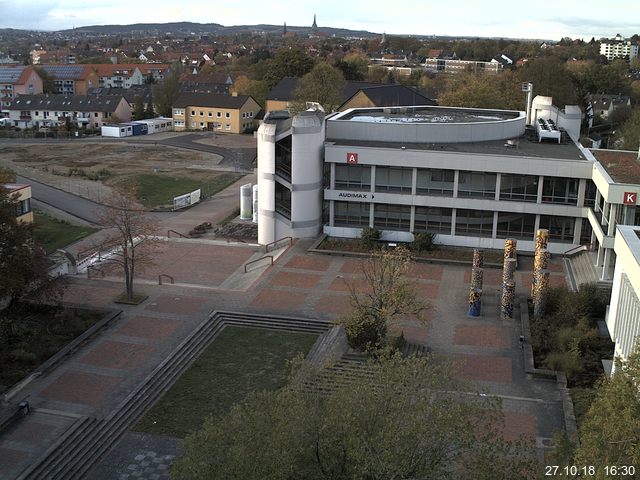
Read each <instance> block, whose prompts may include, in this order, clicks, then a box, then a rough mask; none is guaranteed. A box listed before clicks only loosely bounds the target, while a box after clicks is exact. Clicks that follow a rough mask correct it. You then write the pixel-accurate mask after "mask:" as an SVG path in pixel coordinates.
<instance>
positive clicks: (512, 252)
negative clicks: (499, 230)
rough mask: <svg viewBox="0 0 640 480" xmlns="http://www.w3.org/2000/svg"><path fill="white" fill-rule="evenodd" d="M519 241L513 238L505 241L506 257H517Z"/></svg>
mask: <svg viewBox="0 0 640 480" xmlns="http://www.w3.org/2000/svg"><path fill="white" fill-rule="evenodd" d="M517 246H518V241H517V240H515V239H513V238H507V239H506V240H505V241H504V258H505V259H507V258H516V247H517Z"/></svg>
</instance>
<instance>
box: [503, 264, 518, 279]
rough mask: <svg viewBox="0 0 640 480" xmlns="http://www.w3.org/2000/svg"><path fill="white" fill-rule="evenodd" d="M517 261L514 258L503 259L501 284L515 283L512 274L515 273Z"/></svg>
mask: <svg viewBox="0 0 640 480" xmlns="http://www.w3.org/2000/svg"><path fill="white" fill-rule="evenodd" d="M517 263H518V261H517V260H516V259H515V258H505V259H504V265H503V267H502V283H509V282H515V280H514V274H515V272H516V264H517Z"/></svg>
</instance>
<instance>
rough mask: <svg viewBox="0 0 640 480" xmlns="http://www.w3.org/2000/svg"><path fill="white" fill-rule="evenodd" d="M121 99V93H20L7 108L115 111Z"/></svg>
mask: <svg viewBox="0 0 640 480" xmlns="http://www.w3.org/2000/svg"><path fill="white" fill-rule="evenodd" d="M123 99H124V97H123V96H122V95H20V96H18V97H16V98H15V99H14V100H13V101H12V102H11V105H10V106H9V107H8V110H45V111H50V110H59V111H65V112H115V110H116V109H117V108H118V105H119V104H120V101H121V100H123ZM125 101H126V100H125Z"/></svg>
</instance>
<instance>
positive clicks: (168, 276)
mask: <svg viewBox="0 0 640 480" xmlns="http://www.w3.org/2000/svg"><path fill="white" fill-rule="evenodd" d="M162 277H167V278H168V279H169V281H170V282H171V284H172V285H173V284H174V283H175V282H174V280H173V277H172V276H171V275H167V274H166V273H161V274H160V275H158V285H162Z"/></svg>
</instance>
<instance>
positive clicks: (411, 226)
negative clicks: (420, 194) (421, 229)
mask: <svg viewBox="0 0 640 480" xmlns="http://www.w3.org/2000/svg"><path fill="white" fill-rule="evenodd" d="M414 171H415V169H414ZM414 188H415V184H414ZM414 195H415V193H414ZM415 227H416V207H415V205H411V216H410V217H409V231H410V232H411V233H413V232H414V231H415Z"/></svg>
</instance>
